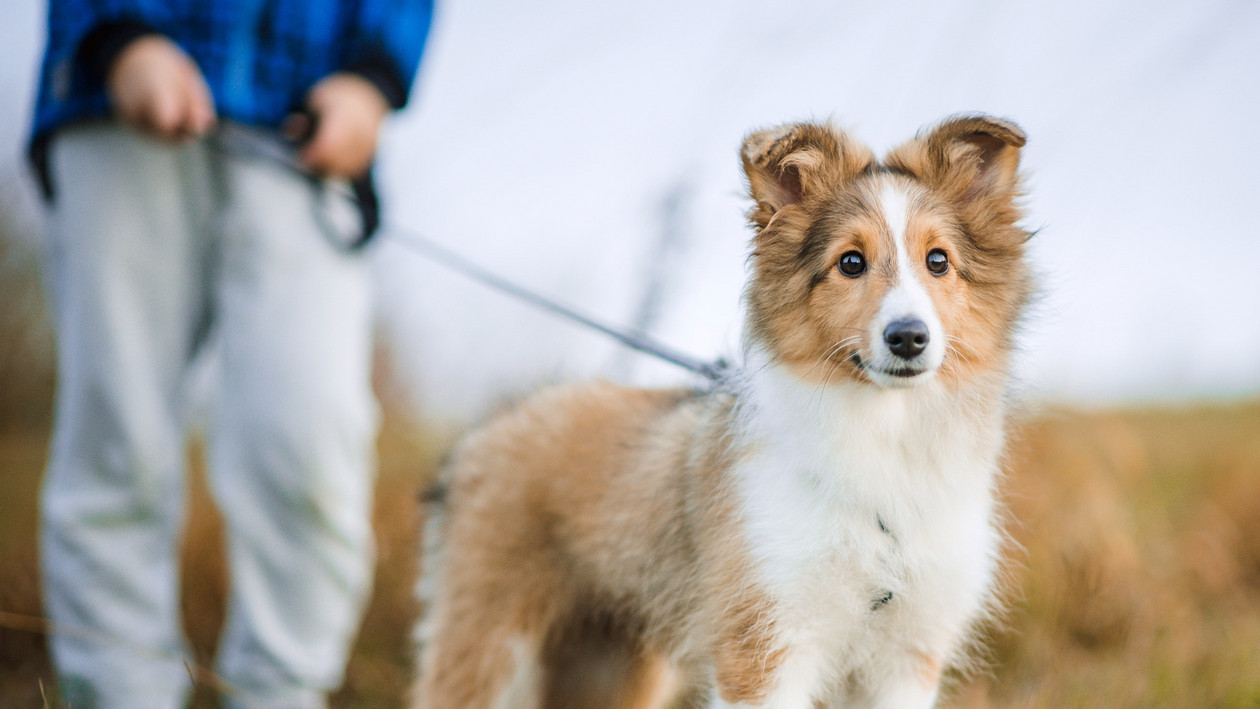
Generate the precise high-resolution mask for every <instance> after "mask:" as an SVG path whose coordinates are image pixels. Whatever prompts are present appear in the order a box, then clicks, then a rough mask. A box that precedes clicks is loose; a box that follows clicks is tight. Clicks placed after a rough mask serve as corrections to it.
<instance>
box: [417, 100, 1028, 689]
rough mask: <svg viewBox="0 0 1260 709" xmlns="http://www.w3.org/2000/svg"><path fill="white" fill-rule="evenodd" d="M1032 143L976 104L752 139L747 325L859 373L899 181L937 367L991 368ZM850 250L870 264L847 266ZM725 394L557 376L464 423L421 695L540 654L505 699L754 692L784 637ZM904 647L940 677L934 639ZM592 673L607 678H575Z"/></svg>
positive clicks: (1002, 345)
mask: <svg viewBox="0 0 1260 709" xmlns="http://www.w3.org/2000/svg"><path fill="white" fill-rule="evenodd" d="M1022 144H1023V135H1022V133H1020V132H1019V130H1018V128H1015V127H1014V126H1013V125H1011V124H1009V123H1006V122H1003V121H997V120H995V119H987V118H964V119H957V120H954V121H950V122H946V123H945V124H943V125H942V126H940V127H938V128H937V129H936V130H934V131H931V132H929V133H927V134H926V135H923V136H920V137H918V138H916V139H915V140H912V141H910V142H909V143H907V144H905V145H903V146H901V147H900V148H898V149H896V150H894V151H893V152H892V153H891V154H890V155H889V157H888V158H887V160H886V161H885V163H883V164H880V163H878V162H877V161H876V159H875V158H874V156H873V155H872V154H871V153H870V151H868V150H867V149H866V148H864V147H862V146H860V145H858V144H856V143H854V142H853V141H852V140H850V139H849V138H848V137H847V136H845V135H843V134H841V133H839V132H838V131H836V130H835V129H833V128H831V127H830V126H826V125H812V124H796V125H789V126H784V127H781V128H777V129H772V130H769V131H762V132H758V133H754V134H752V135H750V136H749V137H748V138H747V139H746V141H745V143H744V147H743V151H742V160H743V164H744V169H745V172H746V174H747V176H748V181H749V189H750V194H751V196H752V199H753V201H754V207H753V209H752V211H751V212H750V213H749V219H750V221H751V222H752V224H753V226H754V228H755V229H756V230H757V234H756V236H755V238H754V240H753V256H752V259H751V264H752V275H751V278H750V281H749V284H748V287H747V291H746V299H747V303H748V321H747V323H746V332H747V337H748V338H749V340H750V341H751V342H755V343H758V344H759V345H760V346H762V347H765V348H766V349H767V350H768V351H769V352H770V354H771V355H772V357H773V358H774V359H775V360H776V361H778V362H781V363H784V364H787V365H788V366H789V367H791V368H793V369H795V370H796V372H797V373H798V374H799V375H800V376H801V377H802V378H803V379H809V380H813V381H817V382H822V383H827V382H829V381H830V382H834V381H837V380H845V381H849V382H858V383H861V382H864V381H865V379H866V377H865V375H864V373H863V371H862V370H861V368H860V367H859V366H858V365H857V364H855V363H854V362H853V361H852V359H851V356H852V355H854V354H857V355H859V356H860V355H861V354H862V352H863V351H864V348H868V347H869V346H870V343H868V342H865V340H864V337H863V336H862V332H863V327H864V325H865V323H867V322H869V321H870V319H871V318H872V317H873V316H874V313H875V311H876V310H877V309H878V307H879V303H880V300H881V298H882V297H883V295H884V293H885V292H887V290H888V289H889V288H890V287H891V286H892V285H894V284H893V282H892V279H893V271H892V270H891V266H890V264H891V262H892V261H891V260H892V259H893V257H894V256H893V249H894V247H893V244H892V236H891V234H890V233H889V231H888V227H887V225H886V224H885V223H884V222H883V221H882V219H881V218H880V215H879V214H878V213H877V212H876V211H873V209H874V207H873V205H875V204H877V201H878V197H879V194H880V190H881V189H883V188H885V187H887V186H888V185H890V184H896V185H899V186H901V187H904V188H906V189H908V190H909V192H910V194H912V195H913V198H912V199H911V201H910V204H909V210H910V222H909V231H908V239H907V240H908V243H909V247H908V248H909V250H910V251H911V252H912V258H914V259H919V260H921V259H922V258H923V257H924V255H925V254H926V253H927V252H928V251H929V250H931V249H933V248H941V249H944V250H946V251H947V252H948V253H949V255H950V260H951V263H952V264H953V268H951V270H950V271H949V272H948V273H947V274H946V275H945V276H943V277H939V278H928V279H926V280H925V283H926V287H927V288H928V292H929V295H930V297H931V298H932V300H933V303H934V304H935V305H936V308H937V311H938V312H939V313H940V317H941V319H942V322H943V323H944V325H945V326H946V328H947V330H948V331H950V332H951V333H953V335H954V337H956V338H957V339H958V342H957V343H956V346H955V347H953V348H952V349H951V350H950V351H949V354H948V356H947V357H946V360H945V363H944V364H943V365H942V368H941V372H940V376H941V377H942V378H943V381H945V382H947V383H948V384H949V385H950V386H961V385H962V384H963V383H965V382H968V381H971V380H973V379H975V378H976V377H978V376H984V375H986V374H988V373H992V372H998V373H1000V372H1002V371H1003V370H1004V368H1005V362H1006V358H1007V354H1008V352H1009V349H1010V340H1011V332H1012V330H1013V328H1014V325H1015V321H1016V318H1017V316H1018V314H1019V310H1020V308H1021V306H1022V305H1023V303H1024V301H1025V299H1026V298H1027V295H1028V292H1029V285H1028V275H1027V273H1026V271H1025V269H1024V266H1023V263H1022V250H1023V243H1024V241H1025V240H1026V238H1027V234H1026V232H1024V231H1022V230H1021V229H1019V227H1017V226H1016V221H1017V220H1018V217H1019V211H1018V207H1017V206H1016V205H1015V204H1014V199H1015V197H1016V196H1017V195H1018V189H1019V188H1018V179H1017V175H1016V170H1017V167H1018V147H1019V146H1020V145H1022ZM852 249H859V250H861V251H862V252H863V253H864V254H866V256H867V258H868V260H869V263H870V268H871V272H870V277H868V278H864V279H860V280H854V279H849V278H845V277H844V276H842V275H840V274H839V273H838V272H837V270H836V263H837V261H838V259H839V258H840V256H841V255H842V254H843V253H845V252H846V251H848V250H852ZM737 397H738V388H732V389H730V390H728V389H726V388H718V389H717V390H714V391H711V392H696V391H690V390H683V389H674V390H659V391H645V390H639V389H632V388H627V387H622V386H618V385H615V384H610V383H594V384H588V385H582V386H567V387H561V388H557V389H552V390H548V391H545V392H543V393H541V394H539V395H537V396H535V397H534V398H532V399H530V400H528V401H527V402H525V403H524V404H522V405H520V406H518V407H515V408H513V409H511V410H509V411H507V412H505V413H503V414H501V415H499V416H497V417H495V418H494V419H492V420H491V421H490V422H489V423H488V424H487V425H485V426H484V427H482V428H480V429H479V430H477V431H475V432H474V433H472V434H471V435H470V436H468V438H467V439H466V440H465V441H464V442H463V443H462V444H461V446H460V447H459V449H458V450H457V451H456V453H455V455H454V458H453V462H452V464H451V465H450V466H449V468H448V469H447V471H446V474H445V477H444V480H443V485H444V486H445V491H444V494H443V495H442V500H441V502H440V503H439V504H438V505H437V506H436V507H437V508H436V509H435V510H434V514H435V515H436V519H435V524H434V525H433V529H432V533H433V534H435V535H437V536H436V537H435V539H436V540H437V548H438V550H439V551H438V552H437V553H438V555H437V556H435V557H434V558H433V559H430V560H428V562H427V563H428V565H429V567H430V578H429V579H428V583H429V584H430V585H431V587H432V595H431V598H429V599H428V601H429V604H428V608H427V613H426V620H425V625H424V628H423V631H422V643H423V648H422V654H421V658H420V666H419V681H418V684H417V687H416V693H415V706H416V707H421V708H423V709H461V708H467V709H473V708H480V707H492V706H497V704H496V702H498V701H500V699H501V698H502V695H503V693H504V692H505V690H506V688H507V687H508V686H509V685H510V684H511V683H512V682H513V681H514V680H513V678H514V677H518V676H523V677H528V676H531V675H530V674H529V673H530V672H531V671H533V670H536V671H537V672H539V673H541V675H542V676H543V678H544V679H543V682H544V684H545V687H544V688H543V689H541V690H540V691H539V693H538V695H537V696H536V698H535V699H533V700H529V701H525V702H523V703H520V704H514V705H513V706H534V707H542V706H590V707H611V706H627V707H629V706H643V707H647V706H657V707H660V706H666V705H667V704H666V696H667V695H670V694H673V696H674V697H676V698H678V701H679V702H681V705H682V706H700V705H701V703H702V702H704V701H707V700H706V697H707V695H708V692H709V688H710V683H712V684H714V685H716V686H715V689H716V692H717V693H718V694H719V695H720V696H721V697H722V698H723V699H724V700H726V701H728V702H740V703H744V704H748V705H757V704H758V702H760V701H762V700H763V699H764V698H765V697H766V695H767V692H768V691H769V689H770V683H771V682H772V679H773V677H774V674H775V672H776V671H777V670H778V668H779V667H780V664H781V663H782V662H783V661H784V658H785V651H786V648H785V647H784V646H783V644H782V640H781V638H780V636H779V635H778V634H776V628H775V627H774V621H773V618H774V614H773V613H772V612H771V611H772V610H773V603H774V601H773V599H772V598H771V596H770V595H769V594H768V593H767V591H766V590H765V589H764V588H762V587H761V585H760V581H759V577H758V576H757V574H756V573H755V572H754V568H753V567H754V563H753V560H752V559H751V557H750V546H749V540H748V538H747V535H746V526H745V520H743V519H742V517H741V511H740V509H741V508H740V504H739V500H738V499H737V496H736V493H735V490H734V487H733V481H732V479H731V476H730V471H731V470H732V468H733V466H735V465H737V464H738V463H739V462H740V461H741V460H743V459H745V458H746V457H747V456H750V455H753V454H755V453H756V451H755V449H754V448H753V447H752V446H751V444H749V443H748V442H747V441H744V440H741V438H740V434H739V433H738V431H739V430H740V428H739V425H738V421H737V415H738V414H737V411H738V407H737ZM872 524H873V523H872ZM880 524H881V525H882V522H881V523H880ZM610 648H611V650H610ZM522 657H526V658H530V657H532V658H534V660H532V662H536V663H537V667H536V668H533V669H531V667H526V666H522V660H521V658H522ZM601 657H602V658H604V659H602V660H601V659H599V658H601ZM917 662H918V668H919V669H918V676H919V677H920V678H921V679H922V681H923V682H925V683H926V684H928V685H930V686H933V687H934V686H935V685H936V683H937V682H938V681H939V677H940V674H941V669H942V662H943V660H942V658H938V657H933V656H928V655H922V656H920V657H919V658H918V660H917ZM601 663H602V664H601ZM526 664H528V662H526ZM583 667H585V668H587V670H588V671H587V672H585V673H581V672H578V673H574V672H573V670H574V669H575V668H576V669H579V670H580V668H583ZM591 668H602V669H601V670H598V671H597V670H594V669H591ZM595 674H602V675H606V676H611V677H612V678H613V680H612V681H611V684H609V683H607V682H604V681H602V680H598V679H592V680H591V681H587V682H583V681H581V680H575V679H574V676H575V675H579V676H583V677H593V675H595ZM518 681H519V680H518ZM513 686H516V685H513ZM593 688H594V689H593ZM596 695H598V696H600V697H602V698H600V699H598V700H597V699H595V698H593V697H594V696H596ZM565 696H567V697H569V699H568V700H565V699H561V698H560V697H565ZM575 696H580V697H582V698H581V699H573V697H575Z"/></svg>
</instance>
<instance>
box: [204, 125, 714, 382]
mask: <svg viewBox="0 0 1260 709" xmlns="http://www.w3.org/2000/svg"><path fill="white" fill-rule="evenodd" d="M209 141H210V142H209V144H210V146H211V147H212V149H216V150H218V151H220V152H223V153H225V154H230V155H233V156H237V157H248V158H255V159H262V160H265V161H267V162H270V163H273V164H275V165H278V166H280V167H283V168H284V169H285V170H287V171H289V172H294V173H297V174H299V175H301V176H303V177H304V178H306V179H307V180H309V181H310V183H311V184H312V186H313V188H314V189H316V190H317V194H318V197H319V200H318V201H319V202H323V201H325V200H327V198H328V194H327V192H328V188H329V185H330V184H331V183H329V182H327V181H325V180H321V179H319V178H318V177H315V176H314V175H311V174H310V173H309V172H307V171H306V169H305V168H304V167H303V166H302V164H301V163H300V162H299V161H298V158H297V155H296V154H295V152H294V151H293V149H292V146H291V144H289V143H286V142H285V141H283V140H282V139H278V138H277V137H276V136H275V135H274V134H271V133H267V132H264V131H260V130H257V129H253V128H248V127H243V126H239V125H237V124H234V123H223V124H221V125H220V126H219V128H218V129H217V130H216V131H215V133H214V134H213V135H212V136H210V138H209ZM337 191H338V192H341V193H342V194H343V196H344V197H345V198H347V199H349V200H350V201H351V202H353V203H354V204H356V205H358V206H360V207H362V206H363V205H364V202H363V200H364V199H365V195H371V199H372V200H373V202H372V204H371V205H370V206H371V208H372V209H371V212H372V214H373V215H375V196H374V194H373V193H372V192H371V185H370V183H355V184H354V185H352V186H351V188H350V190H349V191H346V190H337ZM315 209H316V210H317V214H316V219H317V220H318V221H319V222H320V223H321V224H322V225H323V230H324V232H325V235H326V236H327V237H328V239H329V240H330V241H332V242H333V244H334V245H335V246H337V247H338V248H340V249H343V250H347V251H357V250H360V249H362V248H363V247H364V246H365V245H366V244H367V243H368V241H369V240H370V239H371V238H372V235H373V232H375V231H376V229H377V227H380V226H386V227H387V228H383V229H381V232H382V234H383V235H384V236H386V237H387V238H389V239H390V241H391V242H393V243H395V244H398V245H400V246H403V247H405V248H407V249H408V250H409V251H411V252H412V253H413V254H417V255H419V256H421V257H423V258H426V259H428V260H430V261H432V262H434V263H437V264H440V265H442V266H444V267H446V268H447V269H448V270H451V271H455V272H456V273H459V274H460V275H462V276H464V277H466V278H468V279H470V280H473V281H475V282H477V283H480V284H482V285H484V286H486V287H488V288H491V289H493V290H497V291H499V292H500V293H504V294H506V295H509V296H512V297H514V298H516V299H518V300H521V301H524V302H526V303H529V304H530V305H533V306H534V307H536V308H538V309H540V310H543V311H545V312H548V313H551V314H552V315H554V316H556V317H559V318H562V319H565V320H568V321H569V322H572V323H575V324H577V325H581V326H583V327H587V328H590V329H592V330H595V331H597V332H600V333H603V334H604V335H607V336H608V337H611V338H613V339H614V340H616V341H618V342H620V343H621V344H623V345H625V346H626V347H629V348H630V349H633V350H636V351H638V352H641V353H643V354H647V355H651V356H653V357H656V358H657V359H660V360H664V361H666V362H669V363H670V364H673V365H675V366H678V367H682V368H683V369H686V370H688V371H690V372H692V373H694V374H698V375H700V376H702V377H704V378H706V379H708V380H710V381H714V382H719V381H722V380H723V379H725V378H726V376H727V373H728V371H729V370H730V363H728V362H727V361H726V360H725V359H717V360H714V361H711V362H706V361H703V360H700V359H697V358H695V357H692V356H690V355H687V354H684V353H682V352H680V351H678V350H676V349H674V348H672V347H668V346H666V345H665V344H663V343H661V342H659V341H657V340H655V339H653V338H652V337H650V336H648V335H647V334H645V333H642V332H639V331H636V330H631V329H628V328H622V327H616V326H614V325H610V324H608V323H605V322H603V321H601V320H599V319H598V318H596V317H594V316H592V315H589V314H587V313H583V312H581V311H579V310H578V309H576V308H574V307H572V306H569V305H565V304H564V303H561V302H559V301H557V300H555V299H553V298H549V297H547V296H545V295H542V294H541V293H538V292H537V291H534V290H532V289H529V288H526V287H525V286H522V285H520V284H518V283H515V282H513V281H511V280H509V279H507V278H504V277H503V276H501V275H499V274H497V273H494V272H493V271H490V270H489V269H486V268H482V267H481V266H478V265H477V264H476V263H474V262H472V261H471V260H469V259H467V258H465V257H463V256H461V255H459V254H457V253H455V252H454V251H451V250H450V249H447V248H445V247H443V246H440V245H439V244H438V243H437V242H435V241H433V240H432V239H429V238H426V237H425V236H424V235H422V234H420V233H419V232H417V231H415V230H413V229H404V228H399V227H397V226H395V225H382V224H380V223H379V221H377V222H376V223H370V221H369V217H368V214H367V212H365V213H364V223H363V229H362V231H361V232H360V233H358V234H356V235H355V237H354V238H347V237H345V236H344V235H343V234H342V231H343V230H342V229H339V228H338V227H337V226H336V225H334V224H333V223H332V220H331V219H329V218H328V216H327V214H326V213H325V211H324V210H325V205H323V204H317V206H316V207H315Z"/></svg>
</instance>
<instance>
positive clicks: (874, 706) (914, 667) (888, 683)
mask: <svg viewBox="0 0 1260 709" xmlns="http://www.w3.org/2000/svg"><path fill="white" fill-rule="evenodd" d="M941 669H942V668H941V662H940V660H937V659H936V658H935V657H932V656H930V655H926V654H923V653H917V652H916V653H913V654H911V655H910V656H908V657H901V658H898V659H897V660H896V661H895V662H892V663H890V664H889V666H888V667H887V668H886V671H885V673H884V674H883V675H882V677H880V679H879V680H878V681H875V682H871V683H870V684H868V685H867V686H865V687H864V688H863V690H864V691H863V692H862V695H861V696H859V697H855V698H854V699H855V701H853V702H852V704H851V706H855V707H862V709H931V707H933V706H935V705H936V695H937V693H938V690H939V689H940V683H941Z"/></svg>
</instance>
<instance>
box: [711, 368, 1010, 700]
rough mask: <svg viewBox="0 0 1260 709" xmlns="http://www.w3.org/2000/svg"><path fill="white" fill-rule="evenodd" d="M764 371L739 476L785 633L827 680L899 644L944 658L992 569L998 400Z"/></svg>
mask: <svg viewBox="0 0 1260 709" xmlns="http://www.w3.org/2000/svg"><path fill="white" fill-rule="evenodd" d="M755 371H758V374H756V375H754V377H753V378H752V380H751V381H749V382H748V388H747V390H746V392H745V400H744V401H745V404H744V406H743V408H742V410H741V425H742V427H743V431H742V432H741V436H740V438H741V440H743V441H748V442H751V443H752V448H751V450H752V452H751V454H750V455H748V456H747V457H746V458H745V459H744V461H743V462H742V463H741V464H740V465H739V466H738V467H737V469H736V470H735V475H736V476H737V480H738V489H739V492H740V496H741V499H740V503H741V507H742V511H743V515H744V522H745V524H746V534H747V535H748V545H749V547H750V550H751V552H752V555H753V558H754V560H755V561H754V563H755V564H756V565H757V573H758V577H759V578H758V580H759V581H760V582H761V583H762V584H763V585H764V588H765V589H766V591H767V592H768V593H769V594H770V595H771V597H772V598H773V599H774V602H775V606H776V610H775V616H776V618H775V620H776V625H777V626H778V628H779V629H780V632H781V633H782V635H783V640H784V641H785V642H786V643H787V644H789V645H790V646H792V647H793V648H795V649H794V652H804V653H805V654H808V655H813V656H816V657H818V658H820V659H819V661H820V662H821V663H822V665H823V666H820V667H819V668H818V671H819V672H821V673H824V674H826V675H831V676H832V677H833V679H838V678H843V676H844V675H845V674H847V673H849V672H852V671H854V670H858V669H861V668H862V667H863V666H865V665H867V664H869V663H870V662H872V661H875V655H877V654H878V652H879V648H885V647H889V646H890V645H891V646H893V647H896V648H897V649H898V650H900V651H904V652H910V653H920V654H923V655H925V656H930V657H934V658H937V659H938V660H940V661H946V660H948V659H949V656H950V655H951V654H952V653H954V652H955V651H957V650H958V645H959V643H960V641H961V639H962V638H963V636H964V635H965V632H966V630H967V628H968V626H969V624H970V623H971V621H972V620H973V619H974V618H975V617H976V616H977V615H978V614H979V613H980V612H981V609H982V608H983V606H984V604H985V602H986V600H987V598H988V595H989V593H990V590H989V589H990V586H991V584H992V578H993V573H994V568H995V566H996V557H997V551H998V546H999V542H1000V536H999V533H998V532H997V531H996V528H995V525H994V521H993V506H994V501H993V486H994V482H995V478H996V475H997V471H998V465H999V462H998V457H999V455H1000V451H1001V446H1002V410H1001V396H1000V393H993V394H992V395H989V396H980V395H979V394H977V393H974V392H972V393H968V394H965V395H962V396H960V394H959V393H958V392H955V391H949V390H947V389H946V388H945V387H944V386H942V385H940V384H939V383H936V382H927V383H925V384H924V385H922V386H920V387H916V388H914V389H910V390H884V389H879V388H876V387H870V386H860V385H845V386H832V387H830V388H828V389H826V390H820V389H818V388H816V387H814V386H812V385H809V384H804V383H801V382H799V381H798V380H796V379H795V378H794V377H793V376H792V375H790V374H788V373H786V372H783V371H780V370H776V369H775V368H774V367H772V366H771V367H763V368H759V370H755Z"/></svg>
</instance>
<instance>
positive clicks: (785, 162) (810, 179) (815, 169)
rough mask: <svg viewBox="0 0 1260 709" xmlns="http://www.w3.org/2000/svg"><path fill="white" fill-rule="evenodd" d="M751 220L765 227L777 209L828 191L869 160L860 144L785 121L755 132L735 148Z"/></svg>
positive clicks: (823, 128)
mask: <svg viewBox="0 0 1260 709" xmlns="http://www.w3.org/2000/svg"><path fill="white" fill-rule="evenodd" d="M740 154H741V156H742V158H743V163H744V174H746V175H747V176H748V193H749V196H750V197H752V199H753V202H754V204H755V206H754V207H753V208H752V210H751V211H750V212H749V213H748V218H749V220H750V221H752V223H753V224H756V225H757V226H758V227H760V228H765V226H766V225H767V224H769V223H770V219H771V217H773V216H774V215H775V214H776V213H777V212H778V211H779V210H781V209H783V208H784V207H787V206H789V205H793V204H798V203H800V202H804V201H807V200H810V199H812V198H816V197H819V196H822V195H826V194H833V193H834V192H835V191H836V190H838V189H839V188H840V187H841V186H843V185H844V184H845V183H846V182H848V181H849V180H851V179H853V178H854V177H855V176H857V175H858V174H859V173H861V172H862V171H863V170H865V169H866V168H867V167H868V166H869V165H870V164H871V163H873V162H874V161H875V156H874V155H873V154H872V153H871V151H869V150H867V149H866V148H865V147H864V146H862V145H859V144H858V143H856V142H854V141H852V140H850V139H849V137H848V136H846V135H845V134H843V133H840V132H839V131H837V130H836V129H835V128H832V127H831V126H829V125H825V124H823V125H819V124H814V123H789V124H786V125H782V126H779V127H778V128H770V129H768V130H761V131H757V132H756V133H753V134H751V135H749V136H748V137H747V138H745V139H744V145H743V147H742V148H741V150H740Z"/></svg>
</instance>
